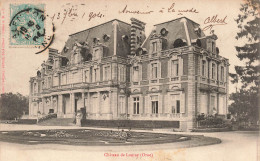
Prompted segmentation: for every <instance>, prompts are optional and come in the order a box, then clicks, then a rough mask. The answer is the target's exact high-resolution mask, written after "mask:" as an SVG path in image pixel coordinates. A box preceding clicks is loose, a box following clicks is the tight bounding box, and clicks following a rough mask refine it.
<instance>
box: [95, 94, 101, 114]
mask: <svg viewBox="0 0 260 161" xmlns="http://www.w3.org/2000/svg"><path fill="white" fill-rule="evenodd" d="M100 98H101V97H100V92H97V99H98V103H97V104H98V107H96V108H97V114H98V116H99V114H100V111H101V107H100V106H101V100H100ZM94 108H95V107H94Z"/></svg>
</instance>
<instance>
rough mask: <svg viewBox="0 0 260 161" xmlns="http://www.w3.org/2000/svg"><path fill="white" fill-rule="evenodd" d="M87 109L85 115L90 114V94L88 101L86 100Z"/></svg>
mask: <svg viewBox="0 0 260 161" xmlns="http://www.w3.org/2000/svg"><path fill="white" fill-rule="evenodd" d="M87 101H88V102H87V107H86V111H87V113H91V112H92V109H91V106H90V93H89V92H88V99H87Z"/></svg>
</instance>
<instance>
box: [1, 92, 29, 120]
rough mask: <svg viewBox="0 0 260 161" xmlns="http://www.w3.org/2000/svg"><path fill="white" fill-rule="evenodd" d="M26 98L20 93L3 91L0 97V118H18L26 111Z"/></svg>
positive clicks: (27, 103) (27, 107)
mask: <svg viewBox="0 0 260 161" xmlns="http://www.w3.org/2000/svg"><path fill="white" fill-rule="evenodd" d="M28 110H29V101H28V98H27V97H25V96H23V95H21V94H20V93H17V94H13V93H4V94H1V97H0V119H1V120H13V119H15V118H20V117H21V116H22V115H23V113H24V112H25V113H28Z"/></svg>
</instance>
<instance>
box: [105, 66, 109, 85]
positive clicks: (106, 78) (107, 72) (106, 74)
mask: <svg viewBox="0 0 260 161" xmlns="http://www.w3.org/2000/svg"><path fill="white" fill-rule="evenodd" d="M109 78H110V66H105V67H104V81H107V80H109Z"/></svg>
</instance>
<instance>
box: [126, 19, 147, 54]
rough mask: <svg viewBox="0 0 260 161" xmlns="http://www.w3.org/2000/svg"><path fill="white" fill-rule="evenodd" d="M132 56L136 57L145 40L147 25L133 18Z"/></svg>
mask: <svg viewBox="0 0 260 161" xmlns="http://www.w3.org/2000/svg"><path fill="white" fill-rule="evenodd" d="M130 20H131V43H130V44H131V55H135V51H136V49H138V48H139V47H140V46H141V45H142V43H143V42H144V40H145V23H144V22H142V21H139V20H137V19H135V18H131V19H130Z"/></svg>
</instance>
